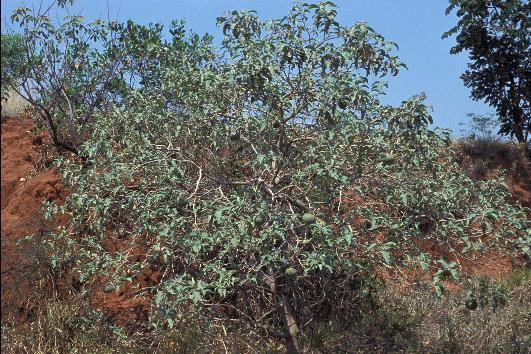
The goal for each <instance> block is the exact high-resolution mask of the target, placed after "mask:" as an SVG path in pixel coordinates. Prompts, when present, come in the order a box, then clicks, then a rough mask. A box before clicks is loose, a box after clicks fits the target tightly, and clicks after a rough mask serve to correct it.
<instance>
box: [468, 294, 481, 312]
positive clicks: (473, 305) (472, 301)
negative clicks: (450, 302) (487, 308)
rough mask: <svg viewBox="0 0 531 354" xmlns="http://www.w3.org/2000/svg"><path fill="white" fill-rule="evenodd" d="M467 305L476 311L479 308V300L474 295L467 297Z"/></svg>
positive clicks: (469, 308)
mask: <svg viewBox="0 0 531 354" xmlns="http://www.w3.org/2000/svg"><path fill="white" fill-rule="evenodd" d="M465 307H466V308H467V309H468V310H470V311H474V310H475V309H477V308H478V301H477V300H476V299H475V298H474V297H470V298H468V299H466V302H465Z"/></svg>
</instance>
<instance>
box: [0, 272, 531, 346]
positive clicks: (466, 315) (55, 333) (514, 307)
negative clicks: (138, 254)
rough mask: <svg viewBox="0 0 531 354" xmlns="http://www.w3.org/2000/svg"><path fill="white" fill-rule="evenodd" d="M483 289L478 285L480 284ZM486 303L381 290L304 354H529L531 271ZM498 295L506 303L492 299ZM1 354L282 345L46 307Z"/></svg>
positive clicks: (218, 328)
mask: <svg viewBox="0 0 531 354" xmlns="http://www.w3.org/2000/svg"><path fill="white" fill-rule="evenodd" d="M480 283H481V282H480ZM481 284H482V285H481V286H480V287H479V288H478V287H476V288H475V290H476V294H478V296H483V297H484V300H485V301H484V302H483V303H482V304H481V305H480V306H478V308H477V309H476V310H468V309H467V308H466V307H465V293H451V294H446V295H444V296H443V297H442V298H441V299H437V298H436V297H435V296H434V293H433V291H432V290H431V288H430V287H428V286H419V287H416V288H414V289H409V290H407V291H403V290H393V289H388V288H382V289H379V290H377V291H376V292H375V293H373V294H372V295H369V296H368V297H367V299H366V303H365V305H363V306H362V307H361V308H360V313H359V315H358V316H356V318H353V319H352V321H351V322H350V323H334V322H326V323H317V324H312V325H310V326H307V327H306V328H305V332H304V335H303V337H302V338H301V344H302V346H303V348H304V352H305V353H397V352H400V353H402V352H404V353H527V352H528V348H530V347H531V337H530V335H531V307H530V306H531V305H530V304H531V270H530V269H524V270H520V271H517V272H515V273H513V274H512V275H511V276H510V277H509V278H507V279H506V280H505V281H504V282H503V283H500V284H492V283H490V282H489V281H488V280H486V279H483V280H482V283H481ZM500 291H501V293H503V301H494V297H493V294H495V293H499V292H500ZM2 352H6V353H64V352H73V353H74V352H75V353H118V352H119V353H144V352H154V353H265V352H267V353H281V352H283V345H282V341H281V340H274V339H272V338H263V337H262V338H261V337H260V335H259V334H258V333H255V332H253V331H251V330H250V329H249V328H245V326H243V327H242V326H241V325H238V324H234V323H233V324H230V323H225V324H220V323H211V324H209V325H208V326H205V324H204V323H201V321H197V323H190V322H189V323H184V324H179V325H177V326H176V327H174V329H172V330H167V331H165V332H163V333H160V332H159V333H157V332H150V333H145V334H144V335H143V336H142V337H139V336H128V335H126V334H124V333H123V332H120V331H117V330H116V329H113V328H112V327H111V326H110V324H109V323H107V322H106V321H105V320H104V318H103V317H101V316H99V317H98V315H96V314H94V313H90V312H89V310H88V307H87V306H86V304H84V303H82V302H76V301H57V300H51V301H50V302H49V304H48V306H46V307H44V308H42V310H40V312H39V313H38V314H37V316H36V317H35V319H34V320H33V321H31V322H27V323H25V324H23V325H21V326H17V327H15V326H11V325H9V324H5V323H4V325H3V326H2Z"/></svg>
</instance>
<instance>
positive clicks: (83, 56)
mask: <svg viewBox="0 0 531 354" xmlns="http://www.w3.org/2000/svg"><path fill="white" fill-rule="evenodd" d="M72 2H73V0H72V1H70V0H58V1H54V2H53V3H52V5H51V6H50V7H48V8H47V9H46V10H42V12H39V11H41V8H39V9H38V10H36V11H34V10H31V9H29V8H26V7H19V8H17V9H16V10H15V11H14V12H13V14H12V16H11V20H12V21H13V22H17V23H19V24H20V27H21V30H22V33H21V35H20V36H18V37H17V38H18V41H19V42H20V43H19V44H20V47H19V49H20V51H19V52H18V53H17V55H18V57H20V58H23V61H24V66H23V67H22V70H21V68H20V67H19V66H13V65H8V66H5V67H4V65H3V60H4V59H3V55H2V77H4V75H5V76H6V77H7V78H9V81H8V82H7V83H8V84H9V87H10V89H11V90H13V91H15V92H17V93H18V94H19V95H20V96H21V97H22V98H23V99H25V100H26V101H27V102H28V103H29V104H30V106H31V107H32V108H33V110H34V112H35V115H36V116H37V117H38V121H39V123H40V125H42V126H44V127H45V128H46V130H47V131H48V133H49V134H50V137H51V138H52V141H53V142H54V144H55V145H56V146H59V147H61V148H64V149H66V150H69V151H71V152H74V153H77V148H78V146H79V145H80V144H81V143H82V142H83V141H84V139H85V137H86V134H87V131H88V130H89V129H90V124H91V121H92V117H93V115H94V113H95V112H96V111H99V112H100V113H101V112H104V111H105V109H106V108H108V107H109V104H110V103H111V102H112V103H116V102H117V101H118V100H119V96H120V88H122V87H123V86H124V85H125V80H124V77H123V75H124V72H125V69H124V60H123V52H122V51H120V49H119V47H118V45H117V44H118V39H117V35H118V32H119V29H120V28H119V27H117V24H116V23H114V22H105V21H102V20H99V19H98V20H95V21H94V22H92V23H89V24H85V23H84V19H83V17H81V16H77V15H71V14H69V15H67V16H66V17H65V18H64V19H63V21H62V22H60V21H57V22H59V23H56V21H54V20H53V19H52V18H50V16H49V14H50V11H51V10H52V9H54V8H56V5H57V6H60V7H65V6H67V5H71V4H72ZM2 50H3V49H2ZM2 54H3V53H2Z"/></svg>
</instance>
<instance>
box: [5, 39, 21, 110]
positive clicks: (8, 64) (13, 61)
mask: <svg viewBox="0 0 531 354" xmlns="http://www.w3.org/2000/svg"><path fill="white" fill-rule="evenodd" d="M1 43H2V101H4V102H5V101H7V99H8V93H9V91H10V90H11V87H10V83H12V82H16V81H18V79H19V78H20V77H21V75H22V73H23V70H24V55H23V53H24V50H23V48H22V45H23V42H22V36H21V35H19V34H13V33H5V34H4V33H2V39H1Z"/></svg>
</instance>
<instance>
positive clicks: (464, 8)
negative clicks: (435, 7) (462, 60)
mask: <svg viewBox="0 0 531 354" xmlns="http://www.w3.org/2000/svg"><path fill="white" fill-rule="evenodd" d="M454 9H457V16H458V17H459V18H460V19H459V21H458V23H457V25H456V26H454V27H452V28H451V29H450V30H449V31H448V32H446V33H444V34H443V38H446V37H449V36H451V35H454V34H457V37H456V40H457V44H456V45H455V46H454V47H453V48H452V49H451V51H450V52H451V53H452V54H457V53H460V52H462V51H465V50H466V51H468V53H469V59H470V63H469V64H468V70H466V71H465V73H464V74H463V75H462V76H461V78H462V79H463V81H464V83H465V85H466V86H467V87H469V88H471V89H472V98H473V99H475V100H484V101H485V102H487V103H488V104H489V105H491V106H493V107H495V108H496V112H497V114H498V115H499V116H500V119H501V128H500V131H499V133H500V134H503V135H509V136H510V137H515V138H516V139H517V140H518V141H519V142H527V141H528V139H529V130H530V123H531V106H530V101H531V50H530V44H531V21H530V20H529V19H530V18H531V4H530V3H529V1H526V0H450V6H449V7H448V8H447V10H446V13H447V14H449V13H450V12H452V11H453V10H454Z"/></svg>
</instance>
